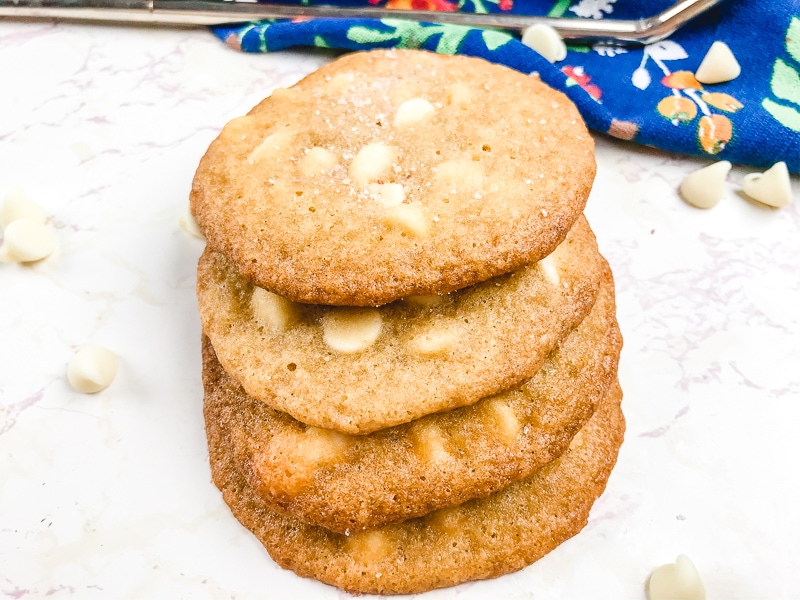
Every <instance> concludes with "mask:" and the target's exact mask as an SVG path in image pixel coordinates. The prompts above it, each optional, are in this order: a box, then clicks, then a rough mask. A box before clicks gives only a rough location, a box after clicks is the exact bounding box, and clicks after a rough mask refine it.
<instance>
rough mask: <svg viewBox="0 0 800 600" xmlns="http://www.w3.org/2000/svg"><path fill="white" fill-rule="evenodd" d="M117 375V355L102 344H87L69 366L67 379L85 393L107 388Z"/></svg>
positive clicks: (93, 392)
mask: <svg viewBox="0 0 800 600" xmlns="http://www.w3.org/2000/svg"><path fill="white" fill-rule="evenodd" d="M116 375H117V357H116V356H115V355H114V353H113V352H111V351H110V350H108V349H107V348H103V347H102V346H86V347H85V348H82V349H81V350H79V351H78V352H77V353H76V354H75V356H74V357H73V358H72V361H71V362H70V363H69V367H67V380H68V381H69V384H70V385H71V386H72V387H73V388H75V389H76V390H77V391H79V392H81V393H83V394H95V393H97V392H101V391H103V390H104V389H106V388H107V387H108V386H109V385H111V382H112V381H114V377H116Z"/></svg>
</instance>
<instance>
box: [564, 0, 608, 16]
mask: <svg viewBox="0 0 800 600" xmlns="http://www.w3.org/2000/svg"><path fill="white" fill-rule="evenodd" d="M616 1H617V0H581V1H580V2H578V4H576V5H575V6H573V7H572V8H570V10H571V11H572V12H574V13H575V14H576V15H578V16H579V17H583V18H584V19H589V18H591V19H602V18H603V17H604V16H605V15H610V14H611V13H612V12H614V3H615V2H616ZM603 13H605V15H604V14H603Z"/></svg>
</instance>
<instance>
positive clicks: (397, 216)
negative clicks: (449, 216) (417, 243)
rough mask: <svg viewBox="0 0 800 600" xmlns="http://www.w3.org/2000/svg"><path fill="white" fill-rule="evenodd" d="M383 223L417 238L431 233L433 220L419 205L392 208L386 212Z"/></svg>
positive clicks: (400, 205)
mask: <svg viewBox="0 0 800 600" xmlns="http://www.w3.org/2000/svg"><path fill="white" fill-rule="evenodd" d="M383 221H384V223H386V224H387V225H388V226H390V227H396V228H398V229H401V230H403V231H405V232H406V233H410V234H412V235H415V236H416V237H425V236H427V235H428V232H429V231H430V222H431V219H429V218H428V215H427V214H425V210H424V209H423V208H422V207H421V206H419V205H417V204H398V205H397V206H391V207H389V208H387V209H386V212H384V214H383Z"/></svg>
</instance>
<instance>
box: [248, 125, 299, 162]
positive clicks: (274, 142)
mask: <svg viewBox="0 0 800 600" xmlns="http://www.w3.org/2000/svg"><path fill="white" fill-rule="evenodd" d="M293 140H294V132H292V131H276V132H275V133H272V134H270V135H268V136H267V137H266V138H264V141H263V142H261V143H260V144H259V145H258V146H256V148H255V149H254V150H253V151H252V152H251V153H250V155H249V156H248V157H247V160H248V161H252V162H257V161H260V160H264V159H270V158H272V159H274V158H280V157H281V156H282V155H284V154H286V152H287V151H288V150H289V147H290V146H291V144H292V141H293Z"/></svg>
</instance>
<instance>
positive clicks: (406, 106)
mask: <svg viewBox="0 0 800 600" xmlns="http://www.w3.org/2000/svg"><path fill="white" fill-rule="evenodd" d="M435 113H436V109H435V108H434V106H433V104H431V103H430V102H428V101H427V100H425V98H412V99H411V100H406V101H405V102H403V103H402V104H401V105H400V106H398V107H397V112H396V113H395V114H394V126H395V127H408V126H410V125H417V124H419V123H422V122H423V121H425V120H426V119H428V118H430V117H432V116H433V115H434V114H435Z"/></svg>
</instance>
